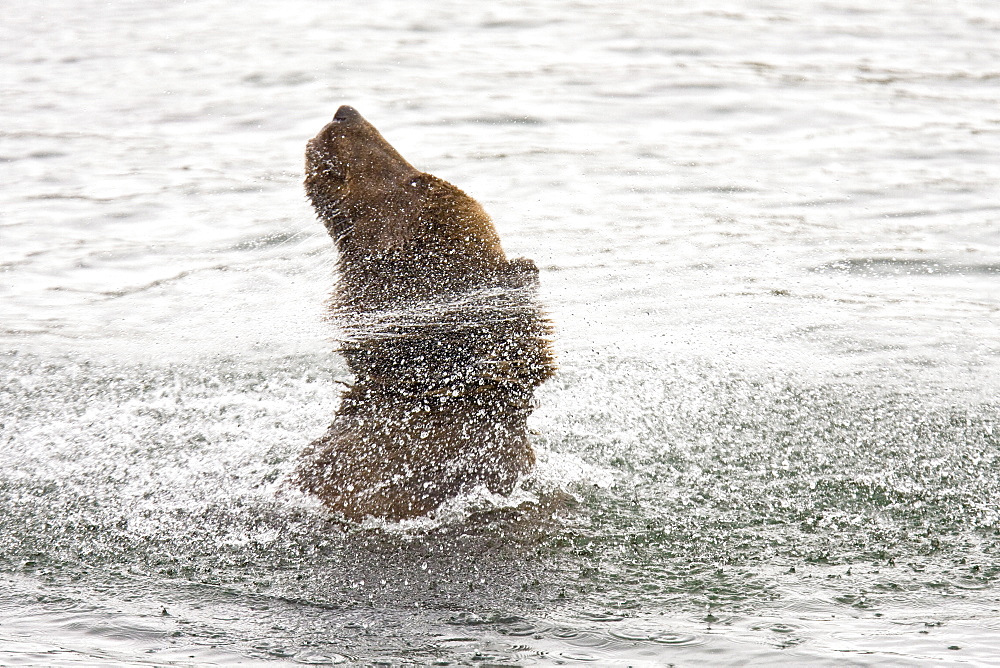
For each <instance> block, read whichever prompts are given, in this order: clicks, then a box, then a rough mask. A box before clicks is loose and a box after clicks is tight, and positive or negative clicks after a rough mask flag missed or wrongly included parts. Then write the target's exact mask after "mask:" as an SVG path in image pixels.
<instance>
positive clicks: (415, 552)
mask: <svg viewBox="0 0 1000 668" xmlns="http://www.w3.org/2000/svg"><path fill="white" fill-rule="evenodd" d="M668 4H669V6H666V5H664V3H658V2H648V3H643V2H633V3H628V4H622V5H618V4H614V3H612V4H610V5H609V4H608V3H603V4H602V3H589V2H547V3H537V4H534V3H517V4H516V5H515V6H504V5H501V4H497V3H464V2H438V3H433V5H426V6H424V5H420V4H417V3H410V2H396V1H392V0H373V1H372V2H368V3H325V2H318V1H306V0H298V1H296V2H286V3H263V2H245V3H224V2H208V1H205V2H189V3H184V4H182V3H168V2H143V3H133V2H111V3H107V2H87V1H83V0H74V1H72V2H63V3H41V4H40V3H28V2H20V1H17V0H15V1H14V2H12V3H8V6H7V7H6V11H5V17H4V20H3V22H2V23H0V62H3V63H4V65H3V67H2V68H0V81H2V89H3V91H4V94H3V95H0V128H2V129H0V180H2V182H3V184H4V187H3V188H2V189H0V211H2V213H0V663H2V664H4V665H37V664H55V665H108V664H114V665H186V664H199V665H205V664H222V665H224V664H236V663H248V664H252V663H255V662H256V663H262V664H263V663H266V664H275V663H279V664H280V663H288V664H337V663H342V664H362V665H364V664H379V665H399V664H407V663H409V664H417V665H423V664H435V663H436V664H437V665H477V666H482V667H485V666H515V665H524V666H528V665H542V666H544V665H554V664H566V665H572V664H576V663H586V662H589V663H592V664H598V665H619V666H626V665H630V666H643V665H667V664H674V665H677V666H684V665H720V666H722V665H733V666H737V665H748V664H757V665H782V664H784V665H803V664H808V665H830V666H843V665H859V666H864V665H879V666H881V665H901V666H910V665H912V666H924V665H926V666H930V665H934V666H938V665H990V664H991V662H993V661H995V657H996V656H1000V590H998V583H997V580H998V577H1000V557H998V554H1000V553H998V546H1000V474H998V473H997V471H998V464H1000V402H998V400H997V398H996V397H997V390H998V386H1000V382H998V380H997V379H998V377H1000V294H998V285H1000V186H998V184H1000V162H998V160H997V156H998V155H1000V65H998V63H1000V8H998V7H997V6H995V5H994V4H992V3H987V2H973V1H972V0H968V1H963V2H943V1H933V0H932V1H928V2H902V1H899V2H881V3H876V4H874V5H873V4H872V3H861V2H858V1H857V0H845V1H843V2H789V1H785V0H780V1H776V2H770V3H763V4H760V3H758V5H757V6H756V8H753V9H748V8H747V7H746V5H747V4H748V3H739V2H709V3H707V4H706V3H694V2H675V3H668ZM343 103H349V104H352V105H354V106H356V107H357V108H358V109H359V110H360V111H361V112H362V113H363V114H365V115H366V116H367V117H368V118H369V119H370V120H371V121H372V122H373V123H374V124H375V125H376V126H377V127H379V128H380V130H381V131H382V132H383V134H384V135H385V136H386V137H387V138H388V139H389V141H390V142H392V143H393V144H394V145H395V146H396V147H397V148H398V149H399V150H400V151H401V153H402V154H403V155H405V156H406V157H407V158H409V159H410V161H411V162H413V163H414V164H415V165H416V166H417V167H418V168H421V169H424V170H427V171H430V172H432V173H434V174H436V175H438V176H441V177H443V178H445V179H447V180H449V181H452V182H454V183H456V184H458V185H459V186H460V187H462V188H463V189H464V190H466V191H467V192H469V193H470V194H472V195H473V196H475V197H476V198H477V199H479V200H480V201H481V202H482V203H483V204H484V206H485V207H486V209H487V210H488V211H490V212H491V213H492V215H493V217H494V219H495V222H496V225H497V228H498V230H499V232H500V235H501V238H502V239H503V241H504V245H505V247H506V249H507V251H508V253H509V254H510V255H512V256H520V255H524V256H528V257H532V258H534V259H535V261H536V262H537V263H538V265H539V267H540V268H541V270H542V296H543V299H544V301H545V303H546V305H547V307H548V310H549V311H550V313H551V317H552V319H553V321H554V323H555V325H556V331H557V333H556V337H557V338H556V349H557V352H558V357H559V364H560V371H559V374H558V375H557V377H556V378H554V379H553V380H551V381H549V382H548V383H547V384H546V385H545V386H544V387H543V388H542V390H541V391H540V392H539V394H538V401H539V407H538V409H537V411H536V412H535V414H534V415H533V417H532V419H531V427H532V429H533V430H534V431H535V432H536V435H535V437H534V440H535V444H536V447H537V449H538V453H539V460H540V466H539V470H538V472H537V474H535V475H534V476H533V477H532V479H530V480H526V481H525V482H524V484H523V486H522V488H521V489H520V490H518V491H517V492H516V493H515V495H514V496H513V497H512V498H510V499H504V498H492V497H490V496H489V495H487V494H473V495H471V496H470V497H467V498H463V499H459V500H457V501H456V502H454V503H453V504H451V505H450V506H449V507H447V508H445V509H444V510H443V511H442V512H441V513H440V516H439V517H437V518H435V519H433V520H426V521H419V522H410V523H403V524H399V525H388V526H386V525H381V524H379V523H376V522H370V523H368V524H365V525H362V526H346V525H344V524H341V523H339V522H337V521H336V518H334V517H331V516H329V515H328V514H326V513H325V512H324V511H323V510H322V509H321V508H319V507H318V506H317V505H316V504H315V503H314V502H313V501H312V500H311V499H309V498H306V497H303V496H301V495H300V494H298V493H297V492H296V491H295V490H294V489H292V488H291V487H290V486H289V485H288V482H287V480H288V476H289V474H290V472H291V470H292V469H293V467H294V466H295V462H296V457H297V455H298V453H299V452H301V450H302V449H303V448H304V447H305V445H306V444H307V443H308V442H309V441H311V440H312V439H313V438H316V437H317V436H319V435H320V434H322V433H323V431H324V430H325V428H326V426H327V425H328V423H329V422H330V420H331V417H332V413H333V411H334V409H335V408H336V405H337V401H338V394H339V391H340V387H341V386H340V385H339V384H338V381H340V382H343V381H346V380H348V376H347V371H346V368H345V366H344V365H343V363H342V361H341V360H340V359H339V358H338V357H337V356H336V355H335V354H334V353H333V352H332V350H333V347H334V344H333V342H332V339H333V338H334V337H335V336H336V332H335V331H334V330H333V328H332V325H331V324H330V323H327V322H325V321H324V319H323V314H324V308H325V307H324V300H325V298H326V297H327V295H328V294H329V291H330V287H331V285H332V282H333V279H334V275H333V263H334V260H335V257H334V253H333V249H332V246H331V244H330V242H329V239H328V238H327V237H326V235H325V232H324V231H323V229H322V226H321V225H320V224H319V223H317V222H316V221H315V220H314V217H313V214H312V212H311V210H310V209H309V207H308V205H307V204H306V201H305V198H304V196H303V194H302V189H301V185H300V182H301V163H302V157H301V156H302V151H303V148H304V143H305V141H306V139H308V138H309V137H311V136H312V135H314V134H315V133H316V131H317V130H318V129H319V128H320V127H322V125H323V124H324V123H325V122H326V121H327V120H328V119H329V117H330V116H331V115H332V114H333V112H334V111H335V110H336V108H337V106H338V105H340V104H343ZM566 495H571V496H572V497H573V499H575V501H574V502H572V503H569V502H567V501H565V500H560V499H561V498H562V497H564V496H566ZM533 499H534V500H540V501H541V502H543V504H544V503H545V502H546V500H547V499H556V502H555V503H554V505H551V506H545V507H544V508H543V509H538V508H536V509H534V510H531V511H529V512H522V511H519V510H518V506H519V505H520V504H522V503H524V502H526V501H531V500H533Z"/></svg>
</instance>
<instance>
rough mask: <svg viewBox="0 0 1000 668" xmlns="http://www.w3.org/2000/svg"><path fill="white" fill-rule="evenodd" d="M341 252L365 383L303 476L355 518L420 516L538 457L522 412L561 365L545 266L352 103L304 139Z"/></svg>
mask: <svg viewBox="0 0 1000 668" xmlns="http://www.w3.org/2000/svg"><path fill="white" fill-rule="evenodd" d="M305 187H306V192H307V194H308V195H309V198H310V200H311V201H312V204H313V207H314V208H315V210H316V213H317V215H318V217H319V218H320V220H321V221H322V222H323V223H324V225H325V226H326V228H327V231H328V232H329V233H330V236H331V237H333V239H334V242H335V244H336V246H337V250H338V253H339V259H338V269H339V274H340V278H339V282H338V285H337V291H336V294H335V296H334V301H333V315H334V318H335V319H337V320H339V321H340V322H341V324H342V326H343V329H344V330H345V332H346V333H347V337H346V338H345V340H344V341H342V343H341V352H342V353H343V354H344V356H345V358H346V359H347V363H348V366H349V368H350V370H351V372H352V373H353V374H354V375H355V382H354V383H353V385H352V386H351V387H350V388H349V389H348V390H347V391H346V392H345V393H344V396H343V399H342V402H341V405H340V407H339V409H338V410H337V413H336V415H335V416H334V421H333V424H332V425H331V426H330V428H329V430H328V431H327V433H326V435H324V436H323V437H322V438H320V439H319V440H317V441H315V442H314V443H313V444H312V445H311V446H310V447H309V448H308V449H307V451H306V452H305V453H304V454H303V459H302V462H301V464H300V466H299V469H298V471H297V473H296V478H297V481H298V483H299V485H300V486H301V487H303V488H304V489H306V490H307V491H309V492H312V493H314V494H316V495H317V496H318V497H319V498H320V500H321V501H322V502H323V503H324V504H325V505H326V506H328V507H329V508H331V509H332V510H335V511H339V512H341V513H343V514H344V515H345V516H346V517H347V518H348V519H351V520H359V519H361V518H363V517H365V516H368V515H372V516H375V517H383V518H387V519H390V520H399V519H405V518H411V517H417V516H421V515H425V514H427V513H429V512H431V511H433V510H434V509H435V508H437V507H438V506H439V505H440V504H441V503H442V502H443V501H445V500H447V499H448V498H450V497H453V496H455V495H456V494H459V493H461V492H463V491H465V490H468V489H470V488H472V487H473V486H475V485H479V484H483V485H486V486H487V487H488V488H489V489H490V490H491V491H493V492H495V493H503V494H506V493H509V492H510V491H511V490H512V489H513V486H514V484H515V483H516V481H517V478H518V476H519V475H521V474H523V473H527V472H528V471H530V470H531V468H532V467H533V466H534V462H535V454H534V451H533V450H532V448H531V445H530V443H529V442H528V438H527V427H526V420H527V417H528V415H529V414H530V412H531V410H532V406H533V393H534V388H535V387H537V386H538V385H539V384H540V383H542V382H543V381H544V380H545V379H546V378H548V377H549V376H550V375H551V374H552V373H553V371H554V365H553V362H552V357H551V353H550V348H549V342H548V338H547V336H548V333H549V325H548V322H547V321H546V320H545V319H544V317H542V315H541V313H540V310H539V307H538V305H537V303H536V299H535V292H536V288H537V282H538V270H537V268H536V267H535V265H534V263H533V262H531V260H526V259H523V258H520V259H515V260H511V261H508V260H507V258H506V256H505V255H504V252H503V249H502V248H501V246H500V240H499V237H498V236H497V233H496V230H495V229H494V227H493V224H492V222H491V221H490V218H489V216H488V215H487V214H486V212H485V211H484V210H483V208H482V207H481V206H480V205H479V203H478V202H476V201H475V200H474V199H472V198H471V197H469V196H468V195H466V194H465V193H464V192H462V191H461V190H459V189H458V188H456V187H455V186H453V185H451V184H450V183H448V182H446V181H443V180H441V179H439V178H437V177H435V176H432V175H430V174H426V173H423V172H420V171H418V170H417V169H416V168H414V167H413V166H412V165H410V164H409V163H408V162H407V161H406V160H405V159H404V158H403V157H402V156H401V155H400V154H399V153H397V152H396V150H395V149H394V148H393V147H392V146H391V145H390V144H389V143H388V142H387V141H386V140H385V139H384V138H383V137H382V135H381V134H379V132H378V130H376V129H375V128H374V126H372V125H371V124H370V123H368V122H367V121H366V120H365V119H364V118H362V117H361V115H360V114H358V112H357V111H355V110H354V109H352V108H350V107H341V108H340V109H339V110H338V111H337V114H336V115H335V116H334V120H333V121H332V122H331V123H329V124H327V125H326V126H325V127H324V128H323V129H322V130H321V131H320V132H319V134H317V135H316V137H314V138H313V139H311V140H310V141H309V143H308V144H307V148H306V179H305Z"/></svg>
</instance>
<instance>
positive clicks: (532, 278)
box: [504, 257, 538, 286]
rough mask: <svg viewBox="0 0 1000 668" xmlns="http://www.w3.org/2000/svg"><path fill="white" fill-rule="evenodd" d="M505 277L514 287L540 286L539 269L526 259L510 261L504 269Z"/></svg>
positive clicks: (533, 262)
mask: <svg viewBox="0 0 1000 668" xmlns="http://www.w3.org/2000/svg"><path fill="white" fill-rule="evenodd" d="M504 275H505V278H507V280H508V281H509V282H510V285H513V286H519V285H537V284H538V267H537V266H535V261H534V260H529V259H528V258H526V257H518V258H514V259H513V260H510V261H509V262H508V263H507V266H506V267H504Z"/></svg>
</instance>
